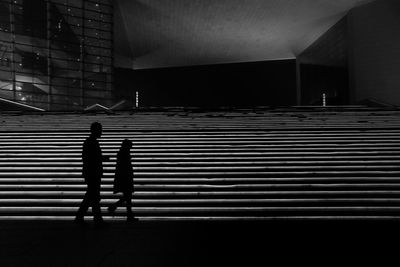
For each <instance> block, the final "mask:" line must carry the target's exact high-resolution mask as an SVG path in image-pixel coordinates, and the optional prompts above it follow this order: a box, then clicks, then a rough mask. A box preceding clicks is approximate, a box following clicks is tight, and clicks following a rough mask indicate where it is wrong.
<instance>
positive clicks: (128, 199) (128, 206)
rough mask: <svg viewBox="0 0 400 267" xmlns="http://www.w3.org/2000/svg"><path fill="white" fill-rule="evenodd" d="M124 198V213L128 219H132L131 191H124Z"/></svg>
mask: <svg viewBox="0 0 400 267" xmlns="http://www.w3.org/2000/svg"><path fill="white" fill-rule="evenodd" d="M124 199H125V202H126V214H127V218H128V220H129V219H133V213H132V193H131V192H127V193H124Z"/></svg>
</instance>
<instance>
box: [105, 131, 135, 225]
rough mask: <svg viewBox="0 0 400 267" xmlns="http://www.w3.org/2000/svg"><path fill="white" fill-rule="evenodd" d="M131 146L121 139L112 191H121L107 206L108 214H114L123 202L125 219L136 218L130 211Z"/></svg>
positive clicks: (131, 184) (132, 190)
mask: <svg viewBox="0 0 400 267" xmlns="http://www.w3.org/2000/svg"><path fill="white" fill-rule="evenodd" d="M131 148H132V142H131V141H130V140H128V139H125V140H124V141H122V144H121V148H120V150H119V152H118V154H117V165H116V167H115V177H114V193H122V196H121V197H120V199H119V200H118V201H117V202H115V203H113V204H111V205H110V206H109V208H108V211H109V212H110V214H111V215H114V212H115V210H116V209H117V207H118V206H119V205H121V204H123V203H124V202H125V204H126V212H127V221H135V220H137V219H136V218H135V217H134V216H133V213H132V193H133V192H134V186H133V168H132V161H131V152H130V150H131Z"/></svg>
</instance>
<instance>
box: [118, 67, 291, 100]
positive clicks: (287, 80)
mask: <svg viewBox="0 0 400 267" xmlns="http://www.w3.org/2000/svg"><path fill="white" fill-rule="evenodd" d="M115 74H116V75H115V84H116V90H117V92H118V94H119V96H123V95H127V96H128V97H133V95H134V94H133V93H132V92H134V91H136V90H138V91H139V94H140V106H186V107H189V106H194V107H221V106H227V107H245V106H289V105H295V104H296V63H295V60H280V61H265V62H251V63H235V64H218V65H206V66H195V67H177V68H162V69H145V70H126V69H116V71H115Z"/></svg>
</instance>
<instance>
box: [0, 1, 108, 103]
mask: <svg viewBox="0 0 400 267" xmlns="http://www.w3.org/2000/svg"><path fill="white" fill-rule="evenodd" d="M112 23H113V7H112V0H93V1H89V0H86V1H84V0H35V1H32V0H0V97H1V98H5V99H9V100H13V101H17V102H20V103H24V104H28V105H32V106H35V107H39V108H43V109H46V110H82V109H83V108H84V107H86V106H89V105H92V104H95V103H99V104H102V105H106V106H109V105H110V104H111V103H112V63H113V62H112V61H113V57H112V37H113V24H112Z"/></svg>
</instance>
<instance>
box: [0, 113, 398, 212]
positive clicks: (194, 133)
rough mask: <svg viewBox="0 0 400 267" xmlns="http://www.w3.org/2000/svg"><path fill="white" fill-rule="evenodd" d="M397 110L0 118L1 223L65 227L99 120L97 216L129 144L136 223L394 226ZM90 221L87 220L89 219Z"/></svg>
mask: <svg viewBox="0 0 400 267" xmlns="http://www.w3.org/2000/svg"><path fill="white" fill-rule="evenodd" d="M399 115H400V111H398V110H395V109H393V110H379V109H367V108H353V109H342V110H329V109H327V110H321V109H319V110H318V109H316V110H312V109H301V108H298V109H294V108H293V109H287V110H284V109H282V110H262V109H258V110H237V111H235V110H231V111H213V112H200V111H196V112H190V111H185V110H179V109H176V110H164V111H137V112H120V113H118V114H100V113H98V114H95V113H93V114H86V113H82V114H80V113H67V114H61V113H36V114H35V113H24V114H22V113H15V114H13V113H3V114H1V119H0V125H1V128H0V220H33V219H42V220H72V219H73V218H74V215H75V212H76V211H77V209H78V206H79V204H80V202H81V200H82V197H83V195H84V193H85V188H86V186H85V184H84V182H83V178H82V177H81V166H82V162H81V148H82V143H83V141H84V139H85V138H86V137H87V136H88V135H89V131H88V130H89V126H90V124H91V123H92V122H94V121H98V122H100V123H102V124H103V136H102V137H101V138H100V145H101V147H102V150H103V154H105V155H108V156H110V158H111V160H110V161H109V162H105V163H104V166H105V174H104V178H103V180H102V192H101V195H102V200H101V204H102V210H103V215H104V218H105V219H107V220H123V219H124V218H125V215H126V214H125V209H124V208H119V209H118V210H117V212H116V215H115V216H113V217H111V216H109V215H108V213H107V212H106V207H107V206H108V205H109V204H111V203H112V202H114V201H116V199H117V198H118V196H117V195H115V194H113V193H112V180H113V173H114V168H115V160H116V153H117V151H118V149H119V146H120V144H121V141H122V140H123V139H124V138H129V139H130V140H132V141H133V148H132V150H131V154H132V162H133V165H134V182H135V189H136V191H135V193H134V198H133V206H134V213H135V215H136V216H137V217H138V218H139V219H141V220H268V219H282V220H288V219H296V220H297V219H309V220H318V219H327V220H334V219H372V220H376V219H398V218H400V178H399V177H400V120H399V118H400V117H399ZM88 218H90V215H89V216H88Z"/></svg>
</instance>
